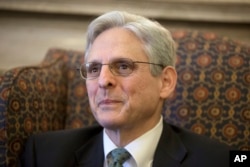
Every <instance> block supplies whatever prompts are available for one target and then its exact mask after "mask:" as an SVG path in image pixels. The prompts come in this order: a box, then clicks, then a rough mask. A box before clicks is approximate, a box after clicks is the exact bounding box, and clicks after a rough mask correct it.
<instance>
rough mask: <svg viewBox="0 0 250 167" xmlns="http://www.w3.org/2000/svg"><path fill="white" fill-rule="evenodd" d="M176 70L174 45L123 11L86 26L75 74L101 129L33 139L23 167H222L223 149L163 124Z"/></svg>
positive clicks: (226, 153)
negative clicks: (82, 53)
mask: <svg viewBox="0 0 250 167" xmlns="http://www.w3.org/2000/svg"><path fill="white" fill-rule="evenodd" d="M174 65H175V47H174V41H173V39H172V38H171V35H170V33H169V31H168V30H166V29H165V28H163V27H162V26H161V25H160V24H158V23H156V22H153V21H150V20H148V19H146V18H144V17H141V16H137V15H133V14H129V13H126V12H117V11H115V12H109V13H106V14H104V15H102V16H100V17H98V18H97V19H95V20H94V21H93V22H91V24H90V25H89V27H88V32H87V46H86V55H85V60H84V64H83V65H82V66H81V69H80V73H81V75H82V77H83V78H84V79H85V80H86V85H87V92H88V96H89V102H90V106H91V110H92V112H93V115H94V116H95V118H96V120H97V121H98V123H99V124H100V126H96V127H89V128H86V129H78V130H67V131H58V132H50V133H45V134H40V135H36V136H33V137H31V138H30V139H29V141H28V143H27V146H26V150H25V153H24V162H23V165H24V166H26V167H31V166H37V167H43V166H44V167H45V166H46V167H63V166H79V167H80V166H81V167H103V166H104V167H112V166H117V165H118V164H117V163H121V164H120V165H118V166H124V167H177V166H182V167H201V166H202V167H210V166H213V167H216V166H218V167H227V166H228V163H229V149H228V147H227V146H225V145H222V144H219V143H217V142H215V141H212V140H210V139H207V138H205V137H203V136H199V135H196V134H193V133H191V132H188V131H186V130H183V129H181V128H178V127H175V126H172V125H168V124H167V123H165V122H164V121H163V118H162V116H161V111H162V105H163V102H164V100H165V99H167V98H168V97H169V96H170V94H171V93H172V92H173V90H174V89H175V86H176V80H177V74H176V71H175V68H174ZM117 148H119V149H117ZM112 150H116V151H114V152H113V151H112ZM120 151H121V152H120ZM117 152H119V153H117ZM117 154H120V155H122V157H123V158H122V159H123V160H124V162H120V161H121V160H117V161H116V160H114V158H116V157H117V156H116V155H117ZM114 161H116V162H114ZM118 161H119V162H118ZM110 163H114V164H112V165H110Z"/></svg>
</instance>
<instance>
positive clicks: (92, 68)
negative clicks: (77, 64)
mask: <svg viewBox="0 0 250 167" xmlns="http://www.w3.org/2000/svg"><path fill="white" fill-rule="evenodd" d="M100 68H101V64H99V63H88V64H86V69H87V70H86V71H87V74H88V75H95V74H98V73H99V72H100Z"/></svg>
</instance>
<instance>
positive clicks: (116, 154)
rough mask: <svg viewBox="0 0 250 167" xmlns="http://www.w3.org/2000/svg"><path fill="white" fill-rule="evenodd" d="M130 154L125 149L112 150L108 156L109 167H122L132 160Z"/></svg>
mask: <svg viewBox="0 0 250 167" xmlns="http://www.w3.org/2000/svg"><path fill="white" fill-rule="evenodd" d="M130 156H131V155H130V154H129V152H128V151H127V150H126V149H124V148H116V149H114V150H112V151H111V152H110V153H109V154H108V156H107V161H108V166H109V167H122V164H123V163H124V162H125V161H126V160H128V159H129V158H130Z"/></svg>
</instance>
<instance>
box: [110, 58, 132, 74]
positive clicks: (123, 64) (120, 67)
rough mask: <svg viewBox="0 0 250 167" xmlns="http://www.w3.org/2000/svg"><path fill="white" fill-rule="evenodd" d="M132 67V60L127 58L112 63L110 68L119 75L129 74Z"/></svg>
mask: <svg viewBox="0 0 250 167" xmlns="http://www.w3.org/2000/svg"><path fill="white" fill-rule="evenodd" d="M133 68H134V64H133V62H132V61H128V60H119V61H115V62H113V63H112V69H113V70H114V71H115V73H116V74H119V75H127V74H130V73H131V72H132V71H133Z"/></svg>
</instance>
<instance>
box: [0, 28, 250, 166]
mask: <svg viewBox="0 0 250 167" xmlns="http://www.w3.org/2000/svg"><path fill="white" fill-rule="evenodd" d="M172 35H173V37H174V39H175V41H176V45H177V48H178V49H177V57H178V61H177V65H176V69H177V72H178V74H179V76H178V84H177V87H176V91H175V92H174V93H173V94H172V96H171V97H170V98H169V99H168V100H166V102H165V104H164V107H163V110H162V113H163V116H164V119H165V120H166V121H168V122H170V123H172V124H176V125H179V126H181V127H185V128H187V129H190V130H192V131H194V132H195V133H198V134H200V135H206V136H208V137H210V138H212V139H215V140H218V141H220V142H222V143H226V144H228V145H231V146H233V147H236V148H237V149H241V150H249V149H250V139H249V138H250V47H249V46H246V45H244V44H242V43H240V42H236V41H233V40H231V39H228V38H227V37H220V36H217V35H216V34H214V33H201V32H196V31H192V32H187V31H173V32H172ZM83 55H84V53H82V52H77V51H72V50H64V49H50V50H49V51H48V53H47V55H46V56H45V59H44V60H43V62H42V63H41V64H39V65H36V66H29V67H18V68H15V69H11V70H9V71H7V72H6V73H4V74H3V75H2V76H1V77H0V166H8V167H12V166H17V164H18V159H19V157H20V153H21V152H22V150H23V146H24V144H25V141H26V139H27V137H28V136H30V135H32V134H35V133H43V132H46V131H54V130H59V129H71V128H81V127H86V126H90V125H92V124H95V123H96V121H95V120H94V118H93V117H92V115H91V112H90V109H89V104H88V97H87V94H86V88H85V81H84V80H83V79H81V78H80V75H79V73H78V71H77V70H76V67H77V66H78V65H79V64H81V63H82V62H83V59H82V58H83ZM166 142H167V141H166Z"/></svg>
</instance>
